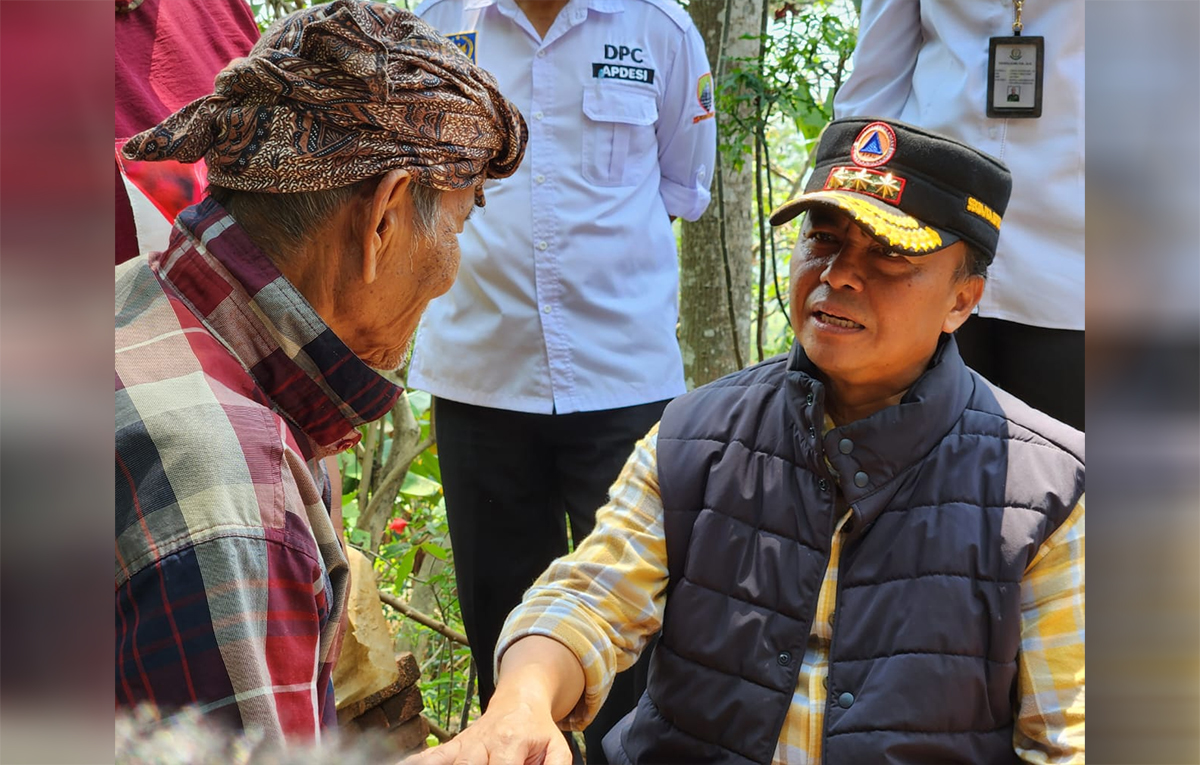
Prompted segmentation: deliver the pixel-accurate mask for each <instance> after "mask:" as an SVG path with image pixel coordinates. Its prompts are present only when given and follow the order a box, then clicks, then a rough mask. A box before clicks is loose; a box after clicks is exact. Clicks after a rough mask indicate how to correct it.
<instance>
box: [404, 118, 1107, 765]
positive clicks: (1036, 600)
mask: <svg viewBox="0 0 1200 765" xmlns="http://www.w3.org/2000/svg"><path fill="white" fill-rule="evenodd" d="M1010 188H1011V185H1010V177H1009V173H1008V171H1007V170H1006V169H1005V167H1004V166H1003V165H1002V164H1000V163H999V162H997V161H996V160H994V159H992V158H991V157H988V156H987V155H985V154H982V153H980V152H978V151H976V150H974V149H972V148H970V147H968V146H966V145H963V144H961V143H958V142H957V141H953V140H950V139H947V138H944V137H941V136H938V135H934V134H931V133H928V132H926V131H923V130H920V129H917V128H914V127H911V126H908V125H904V124H901V123H897V122H891V121H879V120H870V119H847V120H839V121H836V122H834V123H832V124H831V125H830V126H829V128H828V129H827V130H826V131H825V134H824V135H823V136H822V139H821V142H820V145H819V147H818V149H817V156H816V163H815V168H814V171H813V174H812V178H811V180H810V181H809V183H808V186H807V188H806V190H805V193H804V194H803V195H801V196H800V197H798V198H796V199H793V200H792V201H790V202H788V203H787V204H785V205H784V206H783V207H781V208H780V209H779V210H777V211H776V212H775V213H774V214H773V215H772V216H771V222H772V223H773V224H775V225H780V224H783V223H785V222H787V221H789V220H792V219H793V218H795V217H796V216H797V215H799V214H800V213H801V212H807V213H808V215H807V216H806V218H805V220H804V223H803V226H802V229H801V232H800V236H799V240H798V243H797V245H796V250H795V253H794V255H793V256H792V265H791V267H792V278H791V290H792V293H791V297H792V323H793V327H794V328H795V330H796V343H795V345H794V346H793V348H792V351H791V353H790V354H789V355H787V356H780V357H777V358H774V359H769V360H767V361H764V362H762V363H761V364H758V365H756V366H753V367H750V368H749V369H745V370H742V371H741V372H737V373H735V374H732V375H729V376H728V377H725V378H723V379H721V380H718V381H716V382H714V383H712V384H710V385H707V386H704V387H702V388H699V389H697V390H695V391H692V392H691V393H688V394H686V395H684V396H682V397H680V398H678V399H676V400H675V401H674V402H672V403H671V404H670V405H669V406H668V407H667V409H666V411H665V413H664V414H663V418H662V421H661V422H660V423H659V425H658V426H657V427H656V428H655V429H654V430H652V431H651V432H650V434H649V435H647V437H646V438H645V439H644V440H643V441H642V442H640V443H639V444H638V447H637V448H636V450H635V452H634V454H633V456H632V457H631V458H630V461H629V462H628V464H627V465H626V467H625V470H624V472H623V473H622V475H621V477H620V478H619V479H618V481H617V483H616V484H615V485H614V487H613V492H612V499H611V501H610V502H609V504H608V505H606V506H605V507H604V508H602V509H601V511H600V512H599V514H598V515H597V528H596V531H595V532H594V533H593V534H592V536H590V537H588V539H587V540H585V541H584V542H583V543H582V544H581V545H580V546H579V548H578V549H577V550H576V551H575V552H574V553H573V554H572V555H570V556H567V557H565V558H562V559H560V560H558V561H556V562H555V563H554V564H553V565H551V567H550V568H549V569H548V570H547V571H546V573H545V574H543V576H542V578H541V579H539V580H538V582H536V583H535V584H534V586H533V587H532V588H531V589H530V590H529V591H528V592H527V593H526V595H525V600H524V601H523V603H522V604H521V606H520V607H519V608H518V609H516V610H515V611H514V612H513V613H512V614H511V615H510V617H509V620H508V623H507V624H506V625H505V630H504V634H503V635H502V637H501V640H500V644H499V646H498V648H497V658H498V664H499V665H500V680H499V685H498V687H497V689H496V695H495V696H494V697H493V699H492V704H491V706H490V707H489V709H488V712H487V714H485V715H484V716H483V717H482V718H480V720H479V721H478V722H477V723H476V725H475V726H473V728H471V729H468V730H467V731H466V732H464V733H463V734H462V735H461V736H459V737H457V738H456V739H454V741H452V742H450V743H449V744H447V745H444V746H442V747H438V748H436V749H434V750H433V751H432V752H429V753H427V754H426V755H423V762H424V763H426V764H428V763H450V762H451V761H454V762H479V763H483V762H494V763H495V762H510V761H526V758H528V759H529V760H532V759H534V758H535V757H536V756H538V755H543V756H544V757H545V761H546V762H547V763H550V764H551V765H554V763H565V762H567V759H566V752H565V750H566V747H565V746H564V745H563V744H562V741H561V738H558V737H556V732H557V727H558V726H563V727H572V728H579V727H582V726H584V725H586V724H587V722H588V719H589V716H590V715H591V714H593V713H594V711H595V710H596V708H597V707H598V706H599V704H600V702H601V701H602V700H603V698H604V694H605V691H606V688H607V684H608V683H609V682H611V679H612V676H613V674H614V673H615V672H616V671H618V670H620V669H622V668H623V667H626V666H628V665H629V664H630V663H631V662H632V661H633V660H634V659H635V658H636V657H637V655H638V653H639V652H640V651H641V650H642V648H643V647H644V646H645V645H646V643H647V641H648V639H649V637H650V636H651V635H653V634H654V633H656V632H658V631H660V630H661V637H660V640H659V643H658V646H657V648H656V649H655V651H654V655H653V657H652V659H651V670H650V678H649V685H648V688H647V691H646V694H645V695H644V696H643V697H642V699H641V702H640V703H639V705H638V707H637V709H636V710H635V711H634V712H632V713H631V714H630V715H629V716H628V717H627V718H626V719H625V720H624V721H622V723H621V724H620V725H618V726H617V727H616V728H614V729H613V731H612V732H611V733H610V734H609V736H608V737H606V738H605V741H604V744H605V750H606V754H607V755H608V757H609V758H610V760H612V761H613V762H633V763H702V762H713V763H716V762H721V763H737V764H739V765H743V764H747V763H763V764H765V763H785V762H786V763H806V762H831V763H860V762H888V763H929V762H979V763H983V762H986V763H997V762H1018V761H1028V762H1056V763H1062V762H1083V756H1084V703H1083V696H1084V644H1083V641H1084V588H1083V573H1084V542H1083V540H1084V519H1083V515H1084V508H1083V491H1084V463H1083V435H1082V434H1081V433H1080V432H1078V431H1076V430H1074V429H1072V428H1070V427H1068V426H1066V425H1064V424H1062V423H1059V422H1057V421H1055V420H1053V419H1051V418H1050V417H1048V416H1047V415H1044V414H1042V413H1040V412H1037V411H1036V410H1034V409H1032V408H1030V407H1029V406H1027V405H1025V404H1023V403H1021V402H1020V401H1018V400H1016V399H1014V398H1013V397H1012V396H1010V395H1008V394H1006V393H1004V392H1003V391H1000V390H998V389H996V388H995V387H993V386H992V385H990V384H989V383H988V382H987V381H986V380H984V379H983V378H982V377H980V376H979V375H978V374H976V373H974V372H973V371H971V370H970V369H968V368H967V367H966V366H964V365H963V363H962V360H961V359H960V357H959V355H958V350H957V348H956V345H955V341H954V334H953V333H954V331H955V330H956V329H958V328H959V327H960V326H961V325H962V323H963V322H964V321H966V319H967V317H968V316H969V315H970V313H971V311H972V309H973V308H974V307H975V305H976V304H977V303H978V302H979V299H980V297H981V296H982V294H983V290H984V283H985V278H986V273H987V267H988V265H989V263H990V262H991V259H992V257H993V255H994V253H995V247H996V240H997V238H998V235H999V228H1000V225H1001V219H1002V216H1003V214H1004V210H1005V207H1006V205H1007V203H1008V196H1009V191H1010ZM835 613H836V617H835ZM456 758H457V759H456Z"/></svg>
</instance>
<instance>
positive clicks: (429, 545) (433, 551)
mask: <svg viewBox="0 0 1200 765" xmlns="http://www.w3.org/2000/svg"><path fill="white" fill-rule="evenodd" d="M421 549H422V550H424V551H425V552H427V553H429V554H430V555H432V556H433V557H435V558H437V559H438V560H446V559H447V558H449V557H450V551H449V550H447V549H446V548H445V547H442V546H441V545H438V544H434V543H433V542H422V543H421Z"/></svg>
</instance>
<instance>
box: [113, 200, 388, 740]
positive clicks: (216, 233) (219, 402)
mask: <svg viewBox="0 0 1200 765" xmlns="http://www.w3.org/2000/svg"><path fill="white" fill-rule="evenodd" d="M399 393H400V390H399V388H397V387H396V386H395V385H393V384H392V383H390V382H388V381H387V380H385V379H384V378H383V377H381V376H380V375H379V374H378V373H376V372H375V371H373V370H371V369H370V368H369V367H367V366H366V365H365V364H364V363H363V362H362V361H361V360H359V359H358V357H357V356H355V355H354V354H353V353H352V352H351V351H350V350H349V349H348V348H347V347H346V346H345V345H344V344H343V343H342V341H341V340H339V339H338V338H337V336H336V335H334V333H333V331H332V330H330V329H329V328H328V327H327V326H326V325H325V323H324V322H323V321H321V319H320V318H319V317H318V316H317V315H316V313H314V311H313V309H312V307H311V306H310V305H309V304H308V302H307V301H306V300H305V299H304V298H303V297H302V296H301V295H300V293H299V292H297V291H296V289H295V287H293V286H292V285H291V284H290V283H288V281H287V280H286V279H285V278H284V277H283V276H282V275H281V274H280V273H279V271H278V270H277V269H276V268H275V266H274V265H273V264H272V263H271V261H270V260H269V259H268V258H267V257H266V256H265V255H263V253H262V252H261V251H260V250H259V249H258V248H257V247H255V246H254V244H253V243H251V241H250V239H249V238H248V237H247V236H246V233H245V232H244V231H243V230H242V229H241V228H240V227H239V226H238V225H237V224H236V223H235V222H234V220H233V218H231V217H230V216H229V215H228V214H227V213H226V212H225V211H224V209H222V208H221V206H220V205H218V204H217V203H216V202H214V201H212V200H211V199H206V200H205V201H203V202H202V203H200V204H198V205H195V206H193V207H189V208H187V209H186V210H184V211H183V212H182V213H180V215H179V218H178V220H177V222H176V224H175V230H174V232H173V234H172V236H171V241H170V245H169V247H168V249H167V250H166V251H165V252H163V253H158V254H155V255H152V256H151V257H150V258H149V259H146V258H140V259H135V260H132V261H130V262H128V263H125V264H123V265H121V266H119V267H118V268H117V272H116V490H117V518H116V521H117V528H116V695H117V703H118V704H120V705H132V704H136V703H139V702H143V701H147V702H151V703H154V704H156V705H158V706H160V707H164V708H168V709H169V708H172V707H178V706H181V705H193V704H194V705H198V706H199V708H200V709H202V710H203V711H205V712H208V713H211V714H213V715H215V716H217V717H219V718H222V719H225V720H228V721H229V722H231V723H233V724H235V725H242V726H245V727H247V728H249V727H254V728H259V729H262V730H263V731H264V733H265V735H266V736H267V738H269V739H275V740H279V739H283V738H289V739H291V738H299V739H310V738H315V737H318V736H319V735H320V729H321V727H322V726H328V725H333V724H335V723H336V717H335V710H334V697H333V686H332V683H331V680H330V673H331V670H332V663H333V661H334V659H335V658H336V657H337V649H338V646H339V644H340V642H341V620H342V614H343V612H344V609H345V601H346V591H347V584H348V576H349V568H348V565H347V563H346V558H345V555H344V553H343V550H342V548H341V545H340V542H339V536H338V533H337V530H335V529H334V527H333V523H332V521H331V520H330V495H329V483H328V478H327V475H326V473H325V471H324V468H323V466H322V465H321V463H320V460H321V458H323V457H325V456H327V455H331V454H335V453H337V452H339V451H342V450H344V449H347V448H349V447H350V446H352V445H353V444H354V443H356V442H357V440H358V438H359V435H358V432H357V430H355V428H356V426H358V425H360V424H362V423H364V422H367V421H370V420H373V419H378V418H379V417H382V416H383V415H384V414H385V413H386V412H387V411H388V410H389V409H390V408H391V407H392V405H393V403H394V402H395V401H396V399H397V397H398V396H399Z"/></svg>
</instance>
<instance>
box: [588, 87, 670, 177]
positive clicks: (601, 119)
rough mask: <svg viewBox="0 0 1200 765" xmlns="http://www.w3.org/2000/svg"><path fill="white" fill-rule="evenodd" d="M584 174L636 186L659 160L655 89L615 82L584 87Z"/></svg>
mask: <svg viewBox="0 0 1200 765" xmlns="http://www.w3.org/2000/svg"><path fill="white" fill-rule="evenodd" d="M583 113H584V115H585V116H586V117H587V119H586V120H584V127H583V177H584V179H586V180H587V181H589V182H591V183H594V184H596V185H598V186H635V185H637V184H638V183H639V182H641V181H642V179H643V178H645V177H646V173H647V172H648V171H649V170H650V168H652V167H654V165H655V163H656V162H657V161H658V141H657V138H656V136H655V132H654V125H655V123H656V122H657V121H658V102H657V101H656V100H655V98H654V94H653V93H648V92H645V91H642V90H639V89H634V88H626V87H623V86H620V85H616V84H615V83H603V84H600V83H597V84H596V85H592V86H589V87H587V88H586V89H585V90H584V91H583Z"/></svg>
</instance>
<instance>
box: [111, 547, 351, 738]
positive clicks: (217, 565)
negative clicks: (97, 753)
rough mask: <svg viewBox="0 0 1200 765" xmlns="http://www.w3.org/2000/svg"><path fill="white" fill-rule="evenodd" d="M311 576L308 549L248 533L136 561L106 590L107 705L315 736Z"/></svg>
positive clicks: (314, 570) (276, 734) (317, 626)
mask: <svg viewBox="0 0 1200 765" xmlns="http://www.w3.org/2000/svg"><path fill="white" fill-rule="evenodd" d="M322 580H323V576H322V573H321V567H320V565H319V564H318V563H317V562H316V561H315V560H313V559H312V557H311V556H310V555H308V554H306V553H303V552H300V551H298V550H297V549H295V548H294V547H293V546H291V545H290V544H288V543H286V542H283V541H273V540H264V539H261V538H254V537H253V536H251V535H249V534H246V535H231V536H221V537H217V538H215V539H212V540H210V541H206V542H202V543H200V544H196V545H193V546H191V547H187V548H184V549H182V550H180V551H178V552H176V553H174V554H172V555H169V556H166V557H164V558H163V559H161V560H159V561H157V562H156V563H154V564H153V565H151V566H149V567H147V568H145V569H142V570H141V571H140V572H138V573H137V574H135V575H134V576H133V577H132V578H131V579H130V580H129V581H128V582H127V583H126V584H125V585H124V586H122V587H121V588H119V589H118V590H117V625H116V627H117V640H116V642H117V646H116V648H117V653H116V659H117V696H118V702H120V703H123V704H125V705H129V704H135V703H139V702H150V703H152V704H155V705H156V706H158V707H160V708H161V709H162V710H163V711H164V713H168V712H170V711H171V710H173V709H175V708H178V707H182V706H196V707H198V708H199V709H200V711H201V712H203V713H205V714H207V715H211V716H213V717H215V718H217V719H220V720H223V721H225V722H228V723H229V724H232V725H234V726H235V727H245V728H257V729H259V730H261V731H262V732H263V734H264V735H265V737H266V738H267V739H268V740H274V741H283V740H306V739H313V738H315V737H317V736H318V735H319V729H320V727H321V720H320V716H321V711H322V710H321V707H323V706H324V702H326V701H327V699H325V695H326V693H327V692H328V690H329V689H328V687H326V686H322V685H321V684H320V683H319V675H323V676H324V677H325V682H326V685H327V683H328V674H327V673H318V666H319V665H320V663H321V662H320V661H319V656H318V654H319V647H320V632H321V624H322V623H323V622H324V621H325V620H326V619H327V616H328V609H327V608H325V607H323V606H324V603H323V594H324V593H325V591H326V590H327V585H326V584H325V583H324V582H323V581H322Z"/></svg>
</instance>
